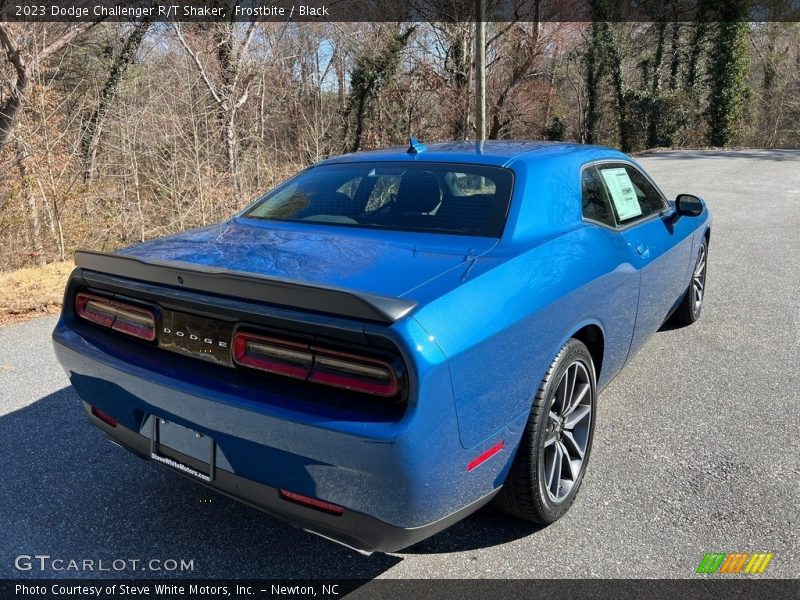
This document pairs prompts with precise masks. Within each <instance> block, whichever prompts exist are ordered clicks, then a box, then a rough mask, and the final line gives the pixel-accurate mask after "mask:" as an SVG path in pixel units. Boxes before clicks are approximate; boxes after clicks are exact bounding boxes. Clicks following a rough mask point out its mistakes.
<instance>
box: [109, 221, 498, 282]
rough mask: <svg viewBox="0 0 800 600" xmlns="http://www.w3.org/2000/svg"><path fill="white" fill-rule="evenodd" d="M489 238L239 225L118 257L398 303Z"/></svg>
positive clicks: (482, 248) (476, 252)
mask: <svg viewBox="0 0 800 600" xmlns="http://www.w3.org/2000/svg"><path fill="white" fill-rule="evenodd" d="M497 241H498V240H496V239H494V238H482V237H470V236H458V235H442V234H432V233H414V232H406V231H389V230H376V229H360V228H349V227H339V226H325V225H316V224H305V223H303V224H297V223H287V222H279V221H257V220H253V219H243V218H236V219H232V220H230V221H227V222H224V223H220V224H216V225H211V226H208V227H204V228H201V229H195V230H191V231H186V232H183V233H179V234H176V235H172V236H169V237H166V238H161V239H158V240H153V241H150V242H144V243H142V244H138V245H136V246H131V247H129V248H125V249H123V250H120V251H119V252H118V253H117V254H120V255H123V256H130V257H135V258H139V259H143V260H147V259H151V260H152V259H155V260H167V261H178V262H184V263H188V264H194V265H199V266H204V267H213V268H215V269H227V270H231V271H238V272H242V273H252V274H254V275H260V276H262V277H275V278H278V279H282V280H285V281H294V282H298V283H304V284H310V285H316V286H322V287H325V286H330V287H335V288H339V289H344V290H353V291H360V292H367V293H371V294H378V295H382V296H390V297H401V296H404V295H405V294H407V293H409V292H411V291H412V290H414V289H415V288H417V287H419V286H421V285H423V284H425V283H427V282H429V281H431V280H432V279H435V278H437V277H439V276H441V275H442V274H444V273H446V272H448V271H450V270H452V269H454V268H458V267H459V266H460V265H464V266H465V267H466V266H468V263H467V261H469V260H470V259H472V258H475V257H476V256H480V255H482V254H485V253H486V252H488V251H489V250H491V249H492V248H493V247H494V246H495V245H496V244H497Z"/></svg>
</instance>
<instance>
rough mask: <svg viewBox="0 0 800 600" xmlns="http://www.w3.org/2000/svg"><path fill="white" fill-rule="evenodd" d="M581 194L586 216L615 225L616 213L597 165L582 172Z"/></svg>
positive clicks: (610, 225) (611, 225) (605, 223)
mask: <svg viewBox="0 0 800 600" xmlns="http://www.w3.org/2000/svg"><path fill="white" fill-rule="evenodd" d="M581 196H582V199H583V216H584V218H586V219H590V220H592V221H597V222H598V223H603V224H604V225H608V226H609V227H614V225H615V223H614V213H613V211H612V210H611V205H610V203H609V200H608V194H607V193H606V189H605V187H604V186H603V182H602V180H601V179H600V175H599V173H598V172H597V169H596V168H595V167H587V168H586V169H584V170H583V173H582V174H581Z"/></svg>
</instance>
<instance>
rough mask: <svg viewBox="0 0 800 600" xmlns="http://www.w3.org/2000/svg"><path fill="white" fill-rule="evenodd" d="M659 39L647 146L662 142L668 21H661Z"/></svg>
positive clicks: (653, 146) (651, 94) (652, 82)
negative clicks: (661, 96) (663, 85)
mask: <svg viewBox="0 0 800 600" xmlns="http://www.w3.org/2000/svg"><path fill="white" fill-rule="evenodd" d="M656 27H657V28H658V41H657V42H656V52H655V56H653V78H652V80H651V86H650V111H649V112H650V115H649V117H650V118H649V119H648V121H649V122H648V124H647V147H648V148H655V147H656V146H658V145H660V142H661V139H660V138H661V135H660V134H661V106H660V102H659V100H660V98H659V96H660V95H661V63H662V62H663V60H664V39H665V37H666V33H667V23H666V22H665V21H661V22H659V23H658V24H657V25H656Z"/></svg>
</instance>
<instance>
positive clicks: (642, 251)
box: [636, 242, 650, 258]
mask: <svg viewBox="0 0 800 600" xmlns="http://www.w3.org/2000/svg"><path fill="white" fill-rule="evenodd" d="M636 252H638V253H639V256H641V257H642V258H647V257H648V256H650V247H649V246H648V245H647V244H643V243H642V242H639V243H638V244H636Z"/></svg>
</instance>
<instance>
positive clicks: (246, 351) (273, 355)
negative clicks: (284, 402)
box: [233, 332, 399, 397]
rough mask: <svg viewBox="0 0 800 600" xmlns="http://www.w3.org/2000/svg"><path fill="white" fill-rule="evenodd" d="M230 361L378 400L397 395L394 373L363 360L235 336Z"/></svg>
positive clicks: (278, 341)
mask: <svg viewBox="0 0 800 600" xmlns="http://www.w3.org/2000/svg"><path fill="white" fill-rule="evenodd" d="M233 359H234V361H235V362H236V363H237V364H239V365H242V366H245V367H251V368H253V369H258V370H260V371H266V372H268V373H275V374H276V375H284V376H286V377H293V378H295V379H304V380H306V381H313V382H315V383H321V384H324V385H330V386H333V387H339V388H345V389H348V390H353V391H356V392H364V393H367V394H373V395H377V396H386V397H390V396H394V395H396V394H397V392H398V391H399V385H398V377H397V371H396V369H395V368H394V367H393V366H392V365H390V364H389V363H387V362H385V361H382V360H379V359H376V358H371V357H366V356H361V355H357V354H349V353H344V352H338V351H335V350H329V349H327V348H320V347H316V346H308V345H306V344H301V343H298V342H290V341H287V340H281V339H276V338H272V337H266V336H262V335H256V334H252V333H243V332H238V333H237V334H236V335H235V336H234V338H233Z"/></svg>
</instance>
